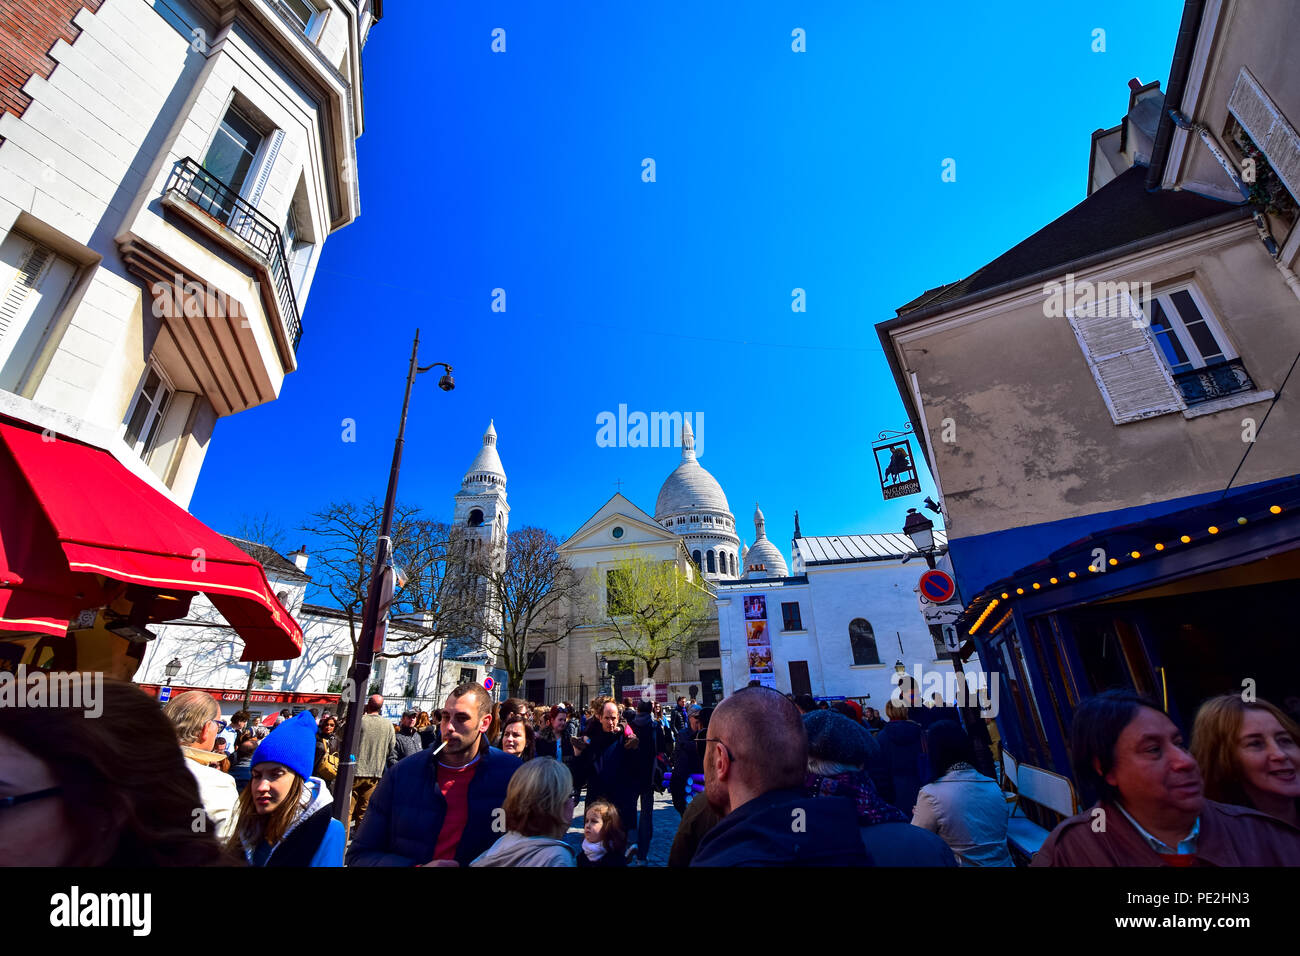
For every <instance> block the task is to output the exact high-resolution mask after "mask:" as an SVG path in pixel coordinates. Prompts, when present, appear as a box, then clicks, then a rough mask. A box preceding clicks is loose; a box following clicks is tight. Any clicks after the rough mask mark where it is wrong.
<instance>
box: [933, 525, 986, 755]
mask: <svg viewBox="0 0 1300 956" xmlns="http://www.w3.org/2000/svg"><path fill="white" fill-rule="evenodd" d="M925 563H926V564H927V565H928V566H929V568H930V570H931V571H933V570H935V563H934V550H933V549H931V550H929V551H926V552H925ZM930 638H931V640H933V641H934V642H935V646H936V647H938V646H939V645H940V644H942V643H943V626H942V625H941V624H931V625H930ZM951 657H952V669H953V672H954V673H955V674H956V675H957V680H958V681H959V682H960V685H961V687H962V692H961V704H960V705H959V706H958V708H957V712H958V713H959V714H961V719H962V723H963V724H964V725H965V729H966V733H967V734H968V735H969V734H970V729H971V721H972V720H973V719H976V718H975V717H973V716H972V713H971V711H972V710H973V708H972V707H971V706H970V699H969V692H968V691H969V688H968V686H967V684H966V671H965V669H964V668H963V667H962V663H961V648H960V646H959V647H958V648H957V650H955V651H952V652H951Z"/></svg>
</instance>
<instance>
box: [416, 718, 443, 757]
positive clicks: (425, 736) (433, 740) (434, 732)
mask: <svg viewBox="0 0 1300 956" xmlns="http://www.w3.org/2000/svg"><path fill="white" fill-rule="evenodd" d="M440 723H442V712H441V711H437V710H435V711H434V712H433V713H432V714H429V713H427V712H426V711H423V710H422V711H420V716H419V718H418V719H417V720H416V721H415V732H416V733H417V734H419V735H420V749H421V750H428V749H429V748H430V747H436V746H438V744H440V743H442V738H441V737H439V736H438V725H439V724H440Z"/></svg>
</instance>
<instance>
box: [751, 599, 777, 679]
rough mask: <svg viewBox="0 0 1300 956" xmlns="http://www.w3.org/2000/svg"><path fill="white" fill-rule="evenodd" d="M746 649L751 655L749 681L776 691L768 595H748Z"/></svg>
mask: <svg viewBox="0 0 1300 956" xmlns="http://www.w3.org/2000/svg"><path fill="white" fill-rule="evenodd" d="M744 605H745V649H746V651H748V653H749V679H750V680H752V681H754V680H756V681H758V682H759V683H760V684H761V685H763V686H764V687H771V688H772V689H773V690H775V689H776V667H775V665H774V664H773V662H772V639H771V637H770V636H769V634H768V630H767V595H765V594H746V595H745V597H744Z"/></svg>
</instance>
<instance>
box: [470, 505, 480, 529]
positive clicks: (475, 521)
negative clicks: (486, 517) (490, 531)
mask: <svg viewBox="0 0 1300 956" xmlns="http://www.w3.org/2000/svg"><path fill="white" fill-rule="evenodd" d="M482 524H483V512H482V510H481V509H479V508H475V509H474V510H473V511H471V512H470V513H469V526H470V527H471V528H477V527H480V526H481V525H482Z"/></svg>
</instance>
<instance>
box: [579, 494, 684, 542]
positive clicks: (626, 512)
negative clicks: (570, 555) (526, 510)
mask: <svg viewBox="0 0 1300 956" xmlns="http://www.w3.org/2000/svg"><path fill="white" fill-rule="evenodd" d="M615 525H620V526H622V527H624V528H626V529H627V531H628V534H627V535H626V536H625V537H624V538H623V539H621V540H619V541H617V542H616V541H613V540H611V539H610V538H609V536H608V534H607V532H608V530H609V529H610V528H613V527H614V526H615ZM597 540H598V541H599V542H600V543H601V544H614V543H620V544H633V543H637V542H649V541H674V540H678V539H677V535H675V534H673V533H672V532H671V531H669V530H668V529H666V528H663V527H661V526H660V525H659V523H658V522H657V521H655V519H654V518H652V517H651V516H650V515H648V514H646V513H645V512H644V511H642V510H641V509H640V508H638V507H637V506H636V505H634V504H633V503H632V502H631V501H629V500H628V499H627V498H625V497H623V495H621V494H615V495H614V496H613V497H612V498H610V499H609V500H608V501H607V502H605V503H604V504H603V505H602V506H601V507H600V510H599V511H597V512H596V513H595V514H594V515H592V516H591V517H590V518H588V519H587V520H586V521H584V522H583V523H582V526H581V527H580V528H578V530H577V531H575V532H574V533H573V534H571V535H570V536H569V537H568V538H567V539H565V541H564V542H563V543H562V544H561V545H560V550H561V551H563V550H567V549H571V548H579V547H582V546H583V545H584V543H591V542H594V541H597Z"/></svg>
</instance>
